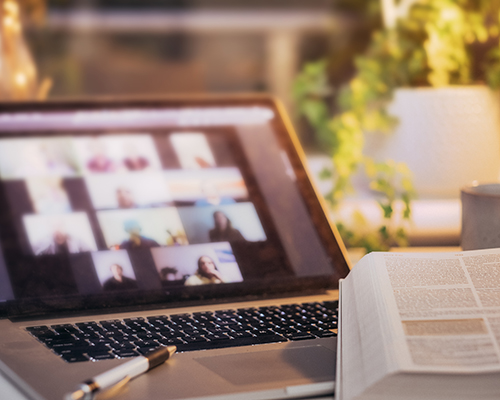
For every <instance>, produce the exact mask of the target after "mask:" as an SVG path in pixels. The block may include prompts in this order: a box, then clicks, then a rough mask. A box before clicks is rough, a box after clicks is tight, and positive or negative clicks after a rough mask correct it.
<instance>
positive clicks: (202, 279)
mask: <svg viewBox="0 0 500 400" xmlns="http://www.w3.org/2000/svg"><path fill="white" fill-rule="evenodd" d="M210 283H224V278H223V277H222V275H221V273H220V272H219V270H218V269H217V267H216V265H215V263H214V260H212V259H211V258H210V257H209V256H201V257H200V258H198V270H197V271H196V273H195V274H194V275H191V276H190V277H189V278H187V279H186V282H184V285H186V286H197V285H207V284H210Z"/></svg>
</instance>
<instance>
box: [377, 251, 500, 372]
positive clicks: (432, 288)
mask: <svg viewBox="0 0 500 400" xmlns="http://www.w3.org/2000/svg"><path fill="white" fill-rule="evenodd" d="M374 256H375V265H376V268H377V275H378V277H379V279H380V282H379V283H380V286H381V288H382V295H383V297H384V298H385V299H384V300H385V303H386V305H387V308H388V312H389V317H390V320H391V324H392V329H393V330H394V332H395V335H394V336H393V337H392V339H391V340H392V346H393V347H395V348H396V354H397V357H398V359H399V364H400V365H401V366H402V368H403V369H405V370H419V371H441V372H446V371H449V372H480V371H498V370H500V249H498V250H497V249H495V250H481V251H472V252H461V253H440V254H435V253H433V254H429V253H427V254H425V253H413V254H410V253H377V254H374Z"/></svg>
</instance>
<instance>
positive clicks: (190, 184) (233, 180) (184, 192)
mask: <svg viewBox="0 0 500 400" xmlns="http://www.w3.org/2000/svg"><path fill="white" fill-rule="evenodd" d="M164 175H165V178H166V182H167V186H168V188H169V191H170V194H171V195H172V198H173V199H174V200H176V201H181V202H189V203H192V204H195V205H199V206H205V205H220V204H233V203H235V202H236V201H237V200H246V199H248V190H247V188H246V186H245V181H244V180H243V176H241V172H240V170H239V169H238V168H209V169H201V170H173V171H165V172H164Z"/></svg>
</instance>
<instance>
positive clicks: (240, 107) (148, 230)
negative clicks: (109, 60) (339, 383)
mask: <svg viewBox="0 0 500 400" xmlns="http://www.w3.org/2000/svg"><path fill="white" fill-rule="evenodd" d="M304 160H305V157H304V154H303V152H302V150H301V148H300V145H299V142H298V139H297V137H296V136H295V134H294V132H293V129H292V127H291V124H290V122H289V120H288V119H287V117H286V115H285V112H284V109H283V107H282V106H281V105H280V104H279V102H277V101H276V100H275V99H273V98H271V97H270V96H266V95H250V96H211V97H191V98H190V97H183V98H175V99H173V98H172V99H169V98H166V99H165V98H164V99H144V100H132V101H129V100H99V101H96V100H92V101H78V102H72V101H67V102H47V103H33V104H29V103H19V104H3V105H2V106H1V111H0V218H1V220H0V221H1V222H0V251H1V253H0V300H1V302H0V312H1V316H2V319H1V320H0V371H1V373H2V375H3V376H4V377H6V378H7V379H8V380H9V381H10V382H11V383H12V384H13V385H15V387H17V388H18V389H19V390H20V391H21V392H22V393H23V394H24V395H25V396H26V398H28V399H40V400H41V399H45V400H49V399H62V398H63V397H64V395H65V394H66V393H68V392H71V391H73V390H74V389H75V388H76V387H77V385H78V384H79V383H81V382H83V381H85V380H87V379H89V378H91V377H93V376H95V375H97V374H99V373H102V372H104V371H106V370H108V369H110V368H113V367H116V366H117V365H119V364H121V363H125V362H127V361H128V360H130V357H133V356H135V355H139V354H143V353H144V352H145V351H147V350H148V348H149V349H153V348H155V347H158V346H165V345H169V344H175V345H177V348H178V352H177V354H175V356H174V357H173V358H172V359H170V360H168V362H167V363H166V364H165V365H162V366H160V367H158V368H155V369H154V370H152V371H150V372H149V373H147V374H145V375H143V376H141V377H139V378H137V379H135V380H133V381H131V382H130V383H129V384H128V385H127V386H126V387H125V388H124V389H123V390H121V391H120V392H119V393H118V394H117V395H116V398H117V399H124V400H125V399H146V398H147V399H273V398H276V399H285V398H303V397H307V396H316V395H325V394H331V393H333V387H334V376H335V354H336V337H335V336H336V334H335V333H336V329H335V328H336V317H335V307H336V303H335V300H336V291H335V289H337V288H338V281H339V279H340V278H343V277H344V276H346V275H347V273H348V271H349V266H348V262H347V261H346V255H345V248H344V247H343V244H342V242H341V239H340V238H339V236H338V233H337V231H336V229H335V227H334V226H332V225H331V223H330V222H329V219H328V217H327V209H326V208H325V206H324V205H323V204H322V201H321V199H320V196H319V195H318V193H317V192H316V191H315V189H314V186H313V184H312V182H311V177H310V176H309V174H308V172H307V171H306V168H305V166H304ZM122 342H124V343H122ZM68 343H69V344H68ZM0 397H1V393H0Z"/></svg>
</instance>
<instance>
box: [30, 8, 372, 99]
mask: <svg viewBox="0 0 500 400" xmlns="http://www.w3.org/2000/svg"><path fill="white" fill-rule="evenodd" d="M46 7H47V10H46V14H45V17H44V18H43V19H41V20H40V21H38V23H31V24H27V26H26V30H25V36H26V39H27V42H28V43H29V47H30V48H31V49H32V52H33V56H34V58H35V62H36V64H37V66H38V68H39V76H40V77H45V76H47V77H50V78H51V79H52V80H53V86H52V89H51V91H50V97H51V98H59V97H68V96H71V97H76V96H77V97H80V96H94V95H138V94H141V95H144V94H146V95H162V94H172V93H200V92H219V93H220V92H241V91H247V92H252V91H266V92H267V91H270V92H272V93H275V94H277V95H278V96H280V97H281V98H282V99H283V101H284V102H285V103H286V104H287V105H288V106H289V107H291V104H292V101H291V94H290V93H291V84H292V81H293V79H294V78H295V76H296V74H297V73H298V71H299V70H300V68H301V66H302V65H303V64H304V62H306V61H308V60H315V59H318V58H321V57H324V56H325V55H326V54H329V53H330V52H329V49H330V48H331V46H332V41H335V42H339V41H345V40H348V39H347V37H348V36H349V35H350V34H351V33H352V32H350V31H352V30H353V29H356V28H353V27H354V26H355V25H359V22H360V21H358V19H357V18H356V17H357V16H356V15H347V16H343V15H340V14H339V13H337V12H334V8H335V7H334V5H333V4H332V1H330V0H308V1H303V0H288V1H284V0H271V1H269V0H267V1H266V0H256V1H255V0H254V1H250V0H238V1H231V0H170V1H167V0H165V1H162V0H141V1H133V0H48V2H47V4H46ZM348 8H349V7H348ZM356 8H358V9H359V8H361V9H362V8H363V7H351V9H356ZM348 27H349V29H347V28H348ZM333 32H337V33H338V34H339V35H338V36H337V35H333V34H332V33H333ZM334 39H335V40H334Z"/></svg>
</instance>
